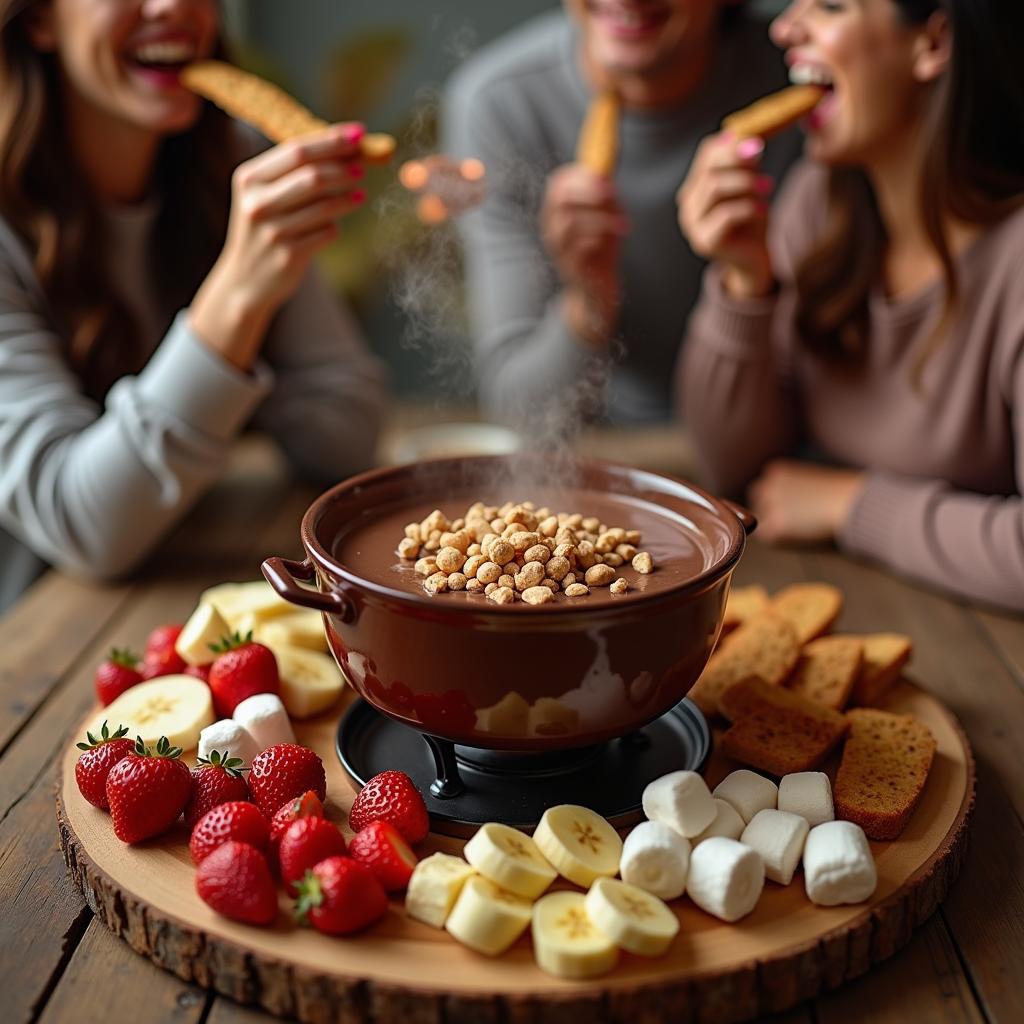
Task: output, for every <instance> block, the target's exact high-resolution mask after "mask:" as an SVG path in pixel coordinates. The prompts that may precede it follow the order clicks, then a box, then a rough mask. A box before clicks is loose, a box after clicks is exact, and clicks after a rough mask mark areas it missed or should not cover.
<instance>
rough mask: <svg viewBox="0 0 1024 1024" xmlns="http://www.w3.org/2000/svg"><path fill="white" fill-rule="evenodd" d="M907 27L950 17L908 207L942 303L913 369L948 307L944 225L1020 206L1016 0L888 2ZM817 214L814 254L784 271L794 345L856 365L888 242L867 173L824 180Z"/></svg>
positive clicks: (1023, 163) (995, 216)
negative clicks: (945, 63) (933, 261)
mask: <svg viewBox="0 0 1024 1024" xmlns="http://www.w3.org/2000/svg"><path fill="white" fill-rule="evenodd" d="M892 3H894V4H895V5H896V7H897V8H898V9H899V12H900V15H901V16H902V18H903V20H904V21H905V22H906V23H908V24H922V23H924V22H925V21H927V20H928V18H929V17H931V15H932V14H934V13H935V12H936V11H939V10H942V11H945V12H946V14H947V16H948V17H949V20H950V26H951V31H952V38H953V53H952V59H951V63H950V67H949V70H948V72H947V73H946V75H945V76H944V77H943V80H942V81H941V82H940V83H938V84H937V86H936V89H935V92H934V95H933V96H932V97H931V98H930V104H931V105H930V109H929V110H928V112H927V116H926V120H925V128H924V132H925V138H924V145H925V152H926V157H925V163H924V168H923V171H922V176H921V188H920V209H921V215H922V219H923V223H924V226H925V230H926V231H927V234H928V238H929V241H930V242H931V244H932V246H933V247H934V250H935V252H936V254H937V255H938V257H939V260H940V262H941V264H942V270H943V277H944V279H945V288H946V295H945V304H944V309H943V312H942V316H941V318H940V320H939V322H938V325H937V327H936V329H935V330H934V331H933V332H932V334H931V336H930V337H929V339H928V341H927V343H926V344H925V346H924V348H923V351H922V352H921V353H919V358H918V366H917V368H918V370H920V367H921V365H922V364H923V362H924V360H925V359H927V357H928V356H929V355H930V354H931V352H932V351H934V349H935V347H936V346H937V345H938V344H939V343H941V340H942V336H943V333H944V330H945V328H947V327H948V326H949V324H950V322H951V320H952V317H953V315H954V312H955V307H956V302H957V289H958V283H957V275H956V265H955V262H954V258H953V254H952V252H951V250H950V245H949V239H948V238H947V237H946V228H945V225H946V221H947V218H948V217H949V216H950V215H952V216H955V217H958V218H960V219H961V220H964V221H967V222H968V223H972V224H992V223H995V222H997V221H999V220H1001V219H1002V218H1003V217H1005V216H1006V215H1007V214H1008V213H1010V212H1011V211H1012V210H1013V209H1015V208H1016V207H1018V206H1020V205H1021V203H1022V202H1024V135H1022V132H1021V126H1022V125H1024V76H1022V75H1021V73H1020V57H1019V54H1018V53H1017V52H1016V51H1017V48H1018V47H1019V42H1020V40H1021V39H1022V38H1024V3H1021V0H892ZM828 204H829V212H828V218H827V223H826V227H825V231H824V233H823V235H822V238H821V240H820V241H819V243H818V246H817V247H816V248H815V249H814V250H812V251H811V252H810V253H809V254H808V255H807V256H806V257H805V259H804V261H803V263H802V264H801V265H800V267H799V268H798V270H797V273H796V287H797V309H796V327H797V331H798V334H799V337H800V339H801V341H802V342H803V344H804V345H806V346H807V347H808V348H810V349H811V350H812V351H816V352H818V353H820V354H822V355H824V356H826V357H830V358H836V359H851V358H858V357H859V356H861V355H863V353H864V352H865V351H866V349H867V345H868V297H869V293H870V291H871V288H872V287H873V285H874V284H875V282H876V281H877V279H878V272H879V268H880V267H881V266H882V262H883V258H884V254H885V248H886V245H887V244H888V239H887V237H886V231H885V226H884V224H883V222H882V217H881V214H880V212H879V209H878V205H877V202H876V200H875V195H874V190H873V189H872V187H871V185H870V183H869V181H868V178H867V175H866V174H865V173H864V171H862V170H859V169H856V168H835V169H833V170H832V171H830V173H829V181H828Z"/></svg>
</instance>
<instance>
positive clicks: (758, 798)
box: [713, 768, 779, 825]
mask: <svg viewBox="0 0 1024 1024" xmlns="http://www.w3.org/2000/svg"><path fill="white" fill-rule="evenodd" d="M713 795H714V796H717V797H719V798H721V799H722V800H727V801H728V802H729V803H731V804H732V805H733V807H735V808H736V810H737V811H739V812H740V817H741V818H742V819H743V821H744V823H745V824H747V825H749V824H750V822H751V819H752V818H753V817H754V815H755V814H757V812H758V811H763V810H766V809H768V808H771V809H772V810H774V809H775V807H776V806H778V799H779V787H778V786H776V785H775V783H774V782H772V780H771V779H766V778H765V777H764V776H763V775H758V774H757V772H752V771H748V770H747V769H746V768H740V769H738V770H737V771H734V772H730V773H729V774H728V775H726V777H725V778H724V779H722V781H721V782H720V783H719V784H718V785H717V786H715V791H714V794H713Z"/></svg>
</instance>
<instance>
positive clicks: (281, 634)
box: [256, 609, 327, 654]
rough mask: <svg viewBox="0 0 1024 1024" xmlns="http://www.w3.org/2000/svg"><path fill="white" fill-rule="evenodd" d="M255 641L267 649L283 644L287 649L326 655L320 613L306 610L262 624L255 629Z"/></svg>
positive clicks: (324, 634) (322, 621) (325, 643)
mask: <svg viewBox="0 0 1024 1024" xmlns="http://www.w3.org/2000/svg"><path fill="white" fill-rule="evenodd" d="M256 639H257V640H259V641H260V643H264V644H266V645H267V646H268V647H273V646H274V645H275V644H284V645H286V646H288V647H308V648H309V649H310V650H311V651H320V652H321V653H323V654H326V653H327V634H326V633H324V620H323V619H322V618H321V616H320V612H315V611H309V610H307V609H303V610H302V611H293V612H289V613H288V614H287V615H278V616H276V617H275V618H273V619H271V620H270V621H269V622H264V623H263V624H262V625H259V626H258V627H257V630H256Z"/></svg>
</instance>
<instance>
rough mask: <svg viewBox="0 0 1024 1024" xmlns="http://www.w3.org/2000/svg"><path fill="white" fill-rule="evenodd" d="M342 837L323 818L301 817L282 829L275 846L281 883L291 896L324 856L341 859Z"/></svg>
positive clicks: (343, 850) (343, 838) (344, 849)
mask: <svg viewBox="0 0 1024 1024" xmlns="http://www.w3.org/2000/svg"><path fill="white" fill-rule="evenodd" d="M345 852H346V848H345V837H344V836H343V835H342V834H341V832H339V831H338V827H337V826H336V825H334V824H332V823H331V822H329V821H328V820H327V819H326V818H300V819H299V820H298V821H293V822H292V823H291V824H290V825H289V826H288V828H286V829H285V832H284V835H283V836H281V843H280V845H279V847H278V852H277V855H278V862H279V863H280V865H281V880H282V881H283V882H284V887H285V889H286V890H287V891H288V894H289V895H290V896H294V895H295V894H296V889H295V884H296V883H297V882H298V881H300V880H301V879H302V877H303V876H304V875H305V874H306V872H307V871H308V870H309V869H310V868H311V867H313V865H314V864H319V863H320V861H322V860H325V859H326V858H327V857H334V856H343V855H344V854H345Z"/></svg>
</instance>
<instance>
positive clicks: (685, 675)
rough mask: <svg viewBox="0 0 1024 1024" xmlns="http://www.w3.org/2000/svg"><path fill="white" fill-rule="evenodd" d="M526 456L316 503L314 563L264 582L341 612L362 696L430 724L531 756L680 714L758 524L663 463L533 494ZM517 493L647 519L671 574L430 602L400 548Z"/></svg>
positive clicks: (411, 470)
mask: <svg viewBox="0 0 1024 1024" xmlns="http://www.w3.org/2000/svg"><path fill="white" fill-rule="evenodd" d="M520 466H521V463H520V462H519V461H517V462H515V463H513V462H510V461H508V460H505V459H503V458H495V457H473V458H455V459H441V460H437V461H433V462H427V463H421V464H419V465H408V466H398V467H393V468H388V469H382V470H375V471H373V472H370V473H365V474H363V475H361V476H357V477H354V478H352V479H350V480H346V481H345V482H343V483H341V484H339V485H338V486H336V487H334V488H332V489H331V490H329V491H327V492H326V493H325V494H323V495H321V497H319V498H318V499H317V500H316V501H315V502H313V504H312V505H311V506H310V508H309V510H308V511H307V512H306V514H305V516H304V518H303V520H302V543H303V546H304V548H305V550H306V553H307V557H306V559H305V561H303V562H294V561H289V560H286V559H282V558H268V559H267V560H266V561H265V562H264V563H263V572H264V575H265V576H266V578H267V579H268V580H269V581H270V583H271V584H272V585H273V586H274V588H275V589H276V590H277V591H278V593H280V594H281V595H282V596H283V597H284V598H286V599H287V600H288V601H291V602H293V603H294V604H297V605H301V606H303V607H306V608H316V609H318V610H320V611H322V612H323V613H324V627H325V629H326V632H327V639H328V641H329V643H330V646H331V650H332V651H333V652H334V656H335V657H336V658H337V660H338V663H339V664H340V665H341V667H342V669H343V670H344V672H345V674H346V675H347V676H348V678H349V679H350V680H351V682H352V684H353V685H354V686H355V688H356V689H357V690H358V691H359V693H360V694H361V695H362V696H363V697H365V698H366V700H368V701H369V702H370V703H371V704H372V705H373V706H374V707H376V708H377V709H379V710H380V711H382V712H384V713H385V714H387V715H390V716H391V717H393V718H395V719H397V720H399V721H401V722H404V723H405V724H407V725H409V726H411V727H412V728H414V729H417V730H419V731H421V732H426V733H430V734H432V735H435V736H440V737H443V738H445V739H448V740H452V741H453V742H455V743H461V744H466V745H468V746H475V747H484V748H489V749H496V750H524V751H548V750H554V749H559V748H565V747H576V746H583V745H587V744H592V743H598V742H602V741H604V740H608V739H610V738H612V737H615V736H621V735H623V734H625V733H628V732H631V731H633V730H635V729H638V728H640V727H641V726H643V725H645V724H646V723H648V722H650V721H652V720H653V719H655V718H657V717H658V716H660V715H662V714H664V713H665V712H666V711H667V710H669V709H670V708H671V707H673V706H674V705H675V704H676V703H677V702H678V701H679V700H680V699H682V698H683V697H684V696H685V695H686V693H687V691H688V690H689V689H690V687H691V686H692V685H693V683H694V682H695V681H696V679H697V677H698V676H699V675H700V673H701V670H702V669H703V668H704V665H705V663H706V662H707V659H708V656H709V655H710V653H711V650H712V648H713V646H714V644H715V641H716V640H717V638H718V634H719V631H720V630H721V625H722V615H723V612H724V608H725V599H726V595H727V593H728V590H729V584H730V579H731V577H732V573H733V570H734V569H735V567H736V564H737V562H738V561H739V559H740V556H741V555H742V553H743V549H744V545H745V537H746V534H747V533H748V532H750V530H752V529H753V527H754V520H753V517H752V516H750V514H749V513H748V512H746V511H744V510H743V509H740V508H739V507H738V506H735V505H733V504H731V503H729V502H725V501H722V500H719V499H717V498H714V497H712V496H711V495H709V494H706V493H705V492H703V491H701V490H699V489H698V488H696V487H693V486H692V485H690V484H688V483H685V482H683V481H682V480H677V479H674V478H671V477H667V476H662V475H660V474H657V473H651V472H646V471H643V470H637V469H631V468H628V467H625V466H618V465H613V464H610V463H603V462H584V463H579V464H574V467H573V477H572V485H571V486H565V485H564V484H560V485H559V486H557V487H554V486H540V487H531V486H528V485H524V484H523V483H522V482H517V481H516V480H515V478H514V477H513V473H514V472H516V471H517V469H518V468H519V467H520ZM519 475H521V473H520V474H519ZM530 479H533V478H532V477H530ZM509 499H512V500H528V499H529V500H533V501H535V502H536V503H537V505H538V506H540V505H545V504H546V505H549V506H550V507H551V508H552V509H556V510H558V511H566V512H575V511H579V512H582V513H583V514H584V515H596V516H597V517H599V518H600V519H601V520H602V521H603V522H605V523H607V524H608V525H610V526H611V525H621V526H623V527H626V528H632V529H639V530H640V531H641V534H642V537H641V542H640V545H639V547H640V548H641V549H645V550H648V551H650V552H651V554H652V556H653V558H654V563H655V570H654V572H653V573H651V574H650V575H647V576H642V575H640V574H638V573H636V572H634V571H633V570H632V569H631V568H630V567H629V565H628V564H627V565H625V566H624V567H623V568H622V569H621V570H618V571H619V572H620V573H621V575H623V576H624V577H626V578H627V580H628V581H629V582H630V589H629V590H628V591H627V593H625V594H623V595H613V594H611V593H610V592H609V591H608V588H607V587H605V588H600V589H599V588H593V589H592V591H591V595H590V596H588V597H583V598H576V599H572V598H567V597H565V596H564V594H559V595H558V597H557V599H556V600H555V601H553V602H549V603H548V604H545V605H542V606H532V605H528V604H524V603H522V602H516V603H514V604H511V605H497V604H495V603H493V602H492V601H489V600H488V599H487V598H485V597H484V595H483V594H470V593H465V592H462V593H445V594H437V595H430V594H427V593H426V592H425V591H424V590H423V587H422V577H421V576H418V575H416V574H415V572H414V570H413V569H412V563H411V562H408V563H403V562H402V560H401V559H400V558H399V557H398V556H397V555H396V553H395V548H396V545H397V543H398V541H399V540H400V539H401V537H402V536H403V527H404V525H405V524H406V523H409V522H413V521H419V520H422V519H424V518H425V517H426V516H427V515H428V513H429V512H430V511H431V510H432V509H434V508H440V509H442V510H443V511H444V512H445V513H446V514H447V515H448V516H449V517H451V518H455V517H456V516H459V515H462V513H463V512H464V510H465V509H466V508H467V507H468V506H469V505H470V504H471V503H472V502H473V501H475V500H482V501H484V502H486V503H489V504H495V505H500V504H502V503H503V502H504V501H506V500H509ZM298 581H302V582H305V583H313V582H314V581H315V585H316V589H315V590H313V589H310V588H307V587H303V586H300V585H299V582H298Z"/></svg>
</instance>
